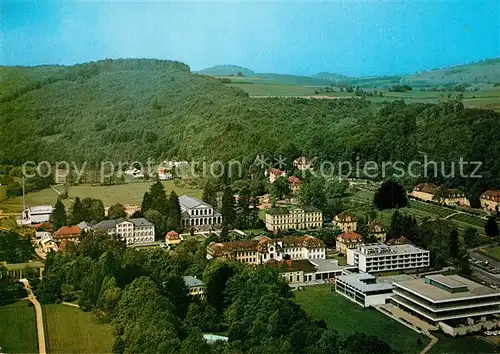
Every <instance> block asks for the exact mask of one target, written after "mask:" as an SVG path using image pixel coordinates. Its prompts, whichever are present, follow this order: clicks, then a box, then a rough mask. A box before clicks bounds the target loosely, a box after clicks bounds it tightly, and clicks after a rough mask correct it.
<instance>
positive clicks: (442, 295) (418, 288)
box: [394, 274, 500, 302]
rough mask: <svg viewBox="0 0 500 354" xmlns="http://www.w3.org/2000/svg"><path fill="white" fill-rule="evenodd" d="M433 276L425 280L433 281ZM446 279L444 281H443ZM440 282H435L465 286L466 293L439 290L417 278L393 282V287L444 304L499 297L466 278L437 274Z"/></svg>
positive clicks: (497, 293) (491, 290)
mask: <svg viewBox="0 0 500 354" xmlns="http://www.w3.org/2000/svg"><path fill="white" fill-rule="evenodd" d="M432 277H435V276H434V275H433V276H427V278H429V279H431V280H434V279H433V278H432ZM443 277H444V278H447V279H446V280H443ZM437 279H440V281H436V282H439V283H442V282H443V281H446V282H448V283H449V284H453V285H455V286H456V285H457V284H458V283H460V286H461V287H463V286H466V287H467V291H462V292H455V293H452V292H450V291H447V290H444V289H441V288H439V287H437V286H435V285H432V284H427V283H426V282H425V278H418V279H414V280H405V281H400V282H395V283H394V285H396V286H399V287H402V288H404V289H406V290H409V291H411V292H414V293H416V294H418V295H419V296H421V297H424V298H426V299H428V300H430V301H432V302H446V301H451V300H461V299H466V298H471V297H481V296H492V295H499V296H500V291H496V290H493V289H492V288H490V287H488V286H484V285H481V284H479V283H476V282H474V281H472V280H469V279H467V278H464V277H461V276H460V275H442V274H439V277H437Z"/></svg>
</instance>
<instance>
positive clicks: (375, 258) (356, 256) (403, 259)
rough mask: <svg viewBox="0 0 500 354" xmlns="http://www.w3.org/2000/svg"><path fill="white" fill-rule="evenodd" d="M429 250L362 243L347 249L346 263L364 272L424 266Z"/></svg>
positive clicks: (406, 246)
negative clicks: (359, 245) (362, 244)
mask: <svg viewBox="0 0 500 354" xmlns="http://www.w3.org/2000/svg"><path fill="white" fill-rule="evenodd" d="M429 262H430V252H429V251H427V250H424V249H421V248H418V247H415V246H413V245H409V244H408V245H393V246H388V245H379V244H372V245H364V246H361V247H360V248H358V249H347V263H348V264H350V265H354V266H356V267H358V268H359V270H360V271H362V272H366V273H373V272H386V271H394V270H405V269H417V268H426V267H428V266H429Z"/></svg>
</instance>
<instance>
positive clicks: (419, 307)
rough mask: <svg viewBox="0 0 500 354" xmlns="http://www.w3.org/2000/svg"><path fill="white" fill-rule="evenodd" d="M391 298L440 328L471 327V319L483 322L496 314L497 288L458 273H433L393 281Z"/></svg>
mask: <svg viewBox="0 0 500 354" xmlns="http://www.w3.org/2000/svg"><path fill="white" fill-rule="evenodd" d="M391 302H393V303H394V304H395V305H396V306H399V307H400V308H402V309H404V310H405V311H407V312H410V313H411V314H413V315H415V316H417V317H419V318H421V319H423V320H426V321H427V322H429V323H432V324H434V325H439V326H440V327H441V328H442V329H443V328H447V329H449V327H451V328H454V327H458V328H460V327H464V326H470V329H472V330H473V329H474V324H475V323H486V322H487V320H488V319H491V318H492V317H493V316H494V315H498V314H500V292H499V291H497V290H493V289H491V288H489V287H487V286H484V285H481V284H478V283H476V282H473V281H472V280H469V279H466V278H464V277H461V276H459V275H442V274H435V275H427V276H425V277H424V278H418V279H414V280H406V281H401V282H395V283H394V296H393V297H392V299H391ZM494 322H495V323H497V319H494ZM479 328H481V326H479ZM470 329H469V330H466V331H465V332H470ZM450 334H452V335H454V334H453V333H450ZM464 334H465V333H464Z"/></svg>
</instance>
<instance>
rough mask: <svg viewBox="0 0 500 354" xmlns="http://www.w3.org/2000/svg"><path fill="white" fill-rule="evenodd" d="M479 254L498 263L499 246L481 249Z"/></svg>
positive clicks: (499, 255) (499, 259) (499, 260)
mask: <svg viewBox="0 0 500 354" xmlns="http://www.w3.org/2000/svg"><path fill="white" fill-rule="evenodd" d="M480 253H483V254H484V255H487V256H489V257H491V258H493V259H494V260H496V261H498V262H500V246H493V247H485V248H481V249H480Z"/></svg>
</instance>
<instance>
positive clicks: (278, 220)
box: [266, 205, 323, 232]
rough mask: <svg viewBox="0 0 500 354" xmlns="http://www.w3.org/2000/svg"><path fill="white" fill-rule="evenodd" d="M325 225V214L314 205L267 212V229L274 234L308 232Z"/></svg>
mask: <svg viewBox="0 0 500 354" xmlns="http://www.w3.org/2000/svg"><path fill="white" fill-rule="evenodd" d="M322 225H323V213H322V212H321V210H319V209H318V208H316V207H314V206H312V205H306V206H303V207H298V206H290V207H281V208H272V209H269V210H267V211H266V228H267V229H268V230H269V231H272V232H278V231H280V230H281V231H283V230H307V229H314V228H319V227H321V226H322Z"/></svg>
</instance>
